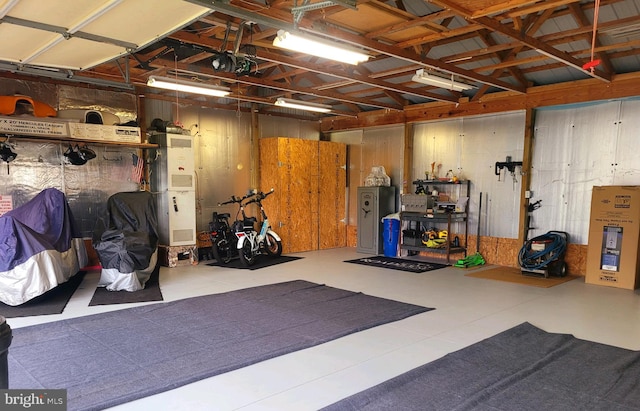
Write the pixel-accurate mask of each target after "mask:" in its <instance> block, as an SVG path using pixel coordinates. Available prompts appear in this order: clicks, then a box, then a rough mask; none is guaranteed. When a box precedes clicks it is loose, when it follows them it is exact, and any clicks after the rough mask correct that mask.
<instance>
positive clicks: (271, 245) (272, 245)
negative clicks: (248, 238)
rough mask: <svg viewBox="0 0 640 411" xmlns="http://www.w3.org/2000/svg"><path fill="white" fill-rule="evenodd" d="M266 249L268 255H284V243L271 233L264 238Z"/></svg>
mask: <svg viewBox="0 0 640 411" xmlns="http://www.w3.org/2000/svg"><path fill="white" fill-rule="evenodd" d="M264 249H265V251H266V252H267V254H268V255H270V256H273V257H278V256H280V255H282V241H278V240H276V238H275V237H274V236H273V234H271V233H267V234H266V235H265V238H264Z"/></svg>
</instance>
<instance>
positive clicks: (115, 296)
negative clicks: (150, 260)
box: [89, 265, 163, 306]
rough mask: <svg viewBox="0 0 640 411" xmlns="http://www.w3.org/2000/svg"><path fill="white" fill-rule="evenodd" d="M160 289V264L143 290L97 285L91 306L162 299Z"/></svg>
mask: <svg viewBox="0 0 640 411" xmlns="http://www.w3.org/2000/svg"><path fill="white" fill-rule="evenodd" d="M162 300H163V297H162V291H161V290H160V265H158V266H157V267H156V268H155V270H153V273H151V277H149V280H148V281H147V283H146V284H145V286H144V288H143V289H142V290H138V291H109V290H107V289H106V288H105V287H97V288H96V291H95V292H94V293H93V297H92V298H91V301H90V302H89V306H93V305H110V304H128V303H142V302H147V301H162Z"/></svg>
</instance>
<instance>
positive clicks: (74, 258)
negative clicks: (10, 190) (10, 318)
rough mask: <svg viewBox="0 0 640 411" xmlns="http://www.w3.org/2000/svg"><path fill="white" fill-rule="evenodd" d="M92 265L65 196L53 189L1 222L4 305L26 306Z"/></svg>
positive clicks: (0, 281) (0, 290)
mask: <svg viewBox="0 0 640 411" xmlns="http://www.w3.org/2000/svg"><path fill="white" fill-rule="evenodd" d="M86 263H87V257H86V250H85V249H84V245H83V242H82V238H80V235H79V234H78V232H77V230H76V229H75V222H74V220H73V216H72V213H71V209H70V208H69V205H68V203H67V200H66V197H65V195H64V194H63V193H62V192H61V191H59V190H57V189H55V188H48V189H45V190H43V191H41V192H40V193H38V194H37V195H36V196H35V197H34V198H33V199H31V200H30V201H29V202H27V203H25V204H24V205H22V206H20V207H18V208H16V209H14V210H11V211H9V212H7V213H5V214H4V215H2V216H1V217H0V301H2V302H4V303H5V304H9V305H19V304H22V303H24V302H26V301H28V300H30V299H32V298H34V297H37V296H38V295H41V294H43V293H45V292H46V291H48V290H50V289H52V288H54V287H55V286H57V285H58V284H60V283H63V282H65V281H67V280H68V279H69V278H70V277H71V276H73V275H75V274H76V273H77V272H78V270H79V268H80V267H82V266H84V265H85V264H86Z"/></svg>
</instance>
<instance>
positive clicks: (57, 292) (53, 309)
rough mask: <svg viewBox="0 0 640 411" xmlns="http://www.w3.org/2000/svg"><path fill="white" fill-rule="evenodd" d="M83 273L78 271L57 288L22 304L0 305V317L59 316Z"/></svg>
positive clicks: (80, 280)
mask: <svg viewBox="0 0 640 411" xmlns="http://www.w3.org/2000/svg"><path fill="white" fill-rule="evenodd" d="M84 275H85V271H79V272H78V273H77V274H76V275H74V276H73V277H71V278H69V280H67V282H64V283H62V284H60V285H58V286H57V287H54V288H52V289H51V290H49V291H47V292H46V293H44V294H42V295H39V296H38V297H36V298H33V299H31V300H29V301H27V302H26V303H24V304H20V305H16V306H12V305H7V304H4V303H0V315H1V316H3V317H5V318H17V317H31V316H34V315H51V314H60V313H61V312H62V311H64V307H66V306H67V303H68V302H69V300H70V299H71V296H72V295H73V293H74V292H75V291H76V290H77V289H78V286H79V285H80V283H81V282H82V279H83V278H84Z"/></svg>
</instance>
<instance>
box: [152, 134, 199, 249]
mask: <svg viewBox="0 0 640 411" xmlns="http://www.w3.org/2000/svg"><path fill="white" fill-rule="evenodd" d="M151 141H152V142H153V143H155V144H158V146H159V147H158V149H157V150H156V156H155V159H154V160H153V167H152V172H151V188H152V190H153V191H154V192H156V193H158V197H157V209H158V231H159V233H158V234H159V237H160V244H162V245H167V246H185V245H195V244H196V235H197V233H196V192H195V190H196V189H195V170H194V169H195V155H194V150H193V137H191V136H189V135H182V134H156V135H153V136H152V137H151Z"/></svg>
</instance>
